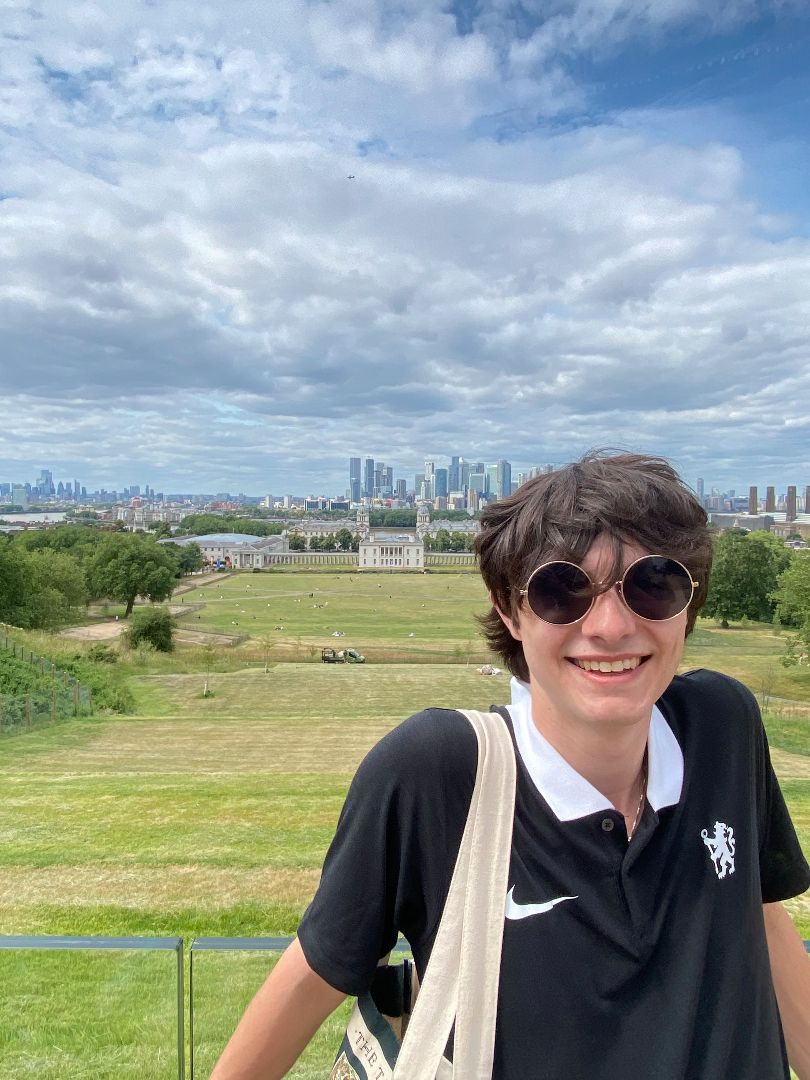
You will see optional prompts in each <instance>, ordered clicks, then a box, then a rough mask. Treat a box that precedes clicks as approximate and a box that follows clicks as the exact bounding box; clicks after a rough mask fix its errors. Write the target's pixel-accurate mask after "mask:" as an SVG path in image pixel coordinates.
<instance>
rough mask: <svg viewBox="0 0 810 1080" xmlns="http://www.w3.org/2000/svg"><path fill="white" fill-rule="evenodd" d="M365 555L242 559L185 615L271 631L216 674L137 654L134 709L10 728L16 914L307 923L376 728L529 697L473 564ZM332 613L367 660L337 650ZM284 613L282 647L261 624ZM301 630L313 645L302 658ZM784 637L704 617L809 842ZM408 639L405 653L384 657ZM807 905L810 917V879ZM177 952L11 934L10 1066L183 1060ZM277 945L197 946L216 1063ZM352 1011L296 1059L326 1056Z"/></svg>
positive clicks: (75, 928)
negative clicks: (289, 568) (18, 945)
mask: <svg viewBox="0 0 810 1080" xmlns="http://www.w3.org/2000/svg"><path fill="white" fill-rule="evenodd" d="M351 577H352V578H354V580H350V575H329V576H326V575H323V574H318V575H310V574H301V575H292V574H285V575H281V574H279V575H258V574H256V575H254V574H243V575H237V576H234V577H232V578H230V579H227V580H225V581H217V582H215V584H214V585H213V586H207V587H206V588H205V589H203V590H196V592H195V593H194V594H191V593H189V594H186V600H185V603H186V604H192V603H193V604H195V605H196V604H198V603H199V604H203V605H204V606H203V607H201V608H199V609H198V610H197V611H194V612H192V613H190V617H189V618H186V619H183V620H182V621H183V623H184V624H188V623H189V622H190V621H191V620H193V621H195V622H197V623H199V624H200V626H201V627H205V628H208V629H221V630H226V629H227V626H228V625H229V624H230V622H231V621H238V622H240V630H241V629H242V627H243V626H244V625H246V623H247V624H253V625H251V626H249V627H248V629H249V632H250V633H251V634H254V631H255V634H254V636H253V638H252V639H251V640H248V641H246V642H244V643H242V644H240V645H239V646H238V647H236V648H220V649H218V650H216V652H215V653H214V654H213V656H212V655H210V654H209V655H208V657H207V661H206V664H207V667H208V671H207V679H208V689H209V692H210V696H208V697H205V698H203V696H202V692H203V686H204V683H205V681H206V670H205V669H204V666H203V651H202V650H200V649H199V648H197V649H189V650H183V649H180V650H178V652H177V653H175V654H174V655H172V656H170V657H159V656H149V655H146V656H139V657H132V656H131V655H130V656H129V657H128V658H126V659H125V660H124V661H122V663H123V665H124V668H125V670H126V671H127V672H129V675H128V683H129V685H130V687H131V688H132V690H133V693H134V697H135V700H136V702H137V706H136V707H137V714H136V715H134V716H128V717H120V716H96V717H94V718H92V719H88V720H77V721H69V722H66V723H64V724H60V725H56V726H54V727H49V728H43V729H40V730H38V731H33V732H31V733H29V734H24V735H18V736H13V737H6V738H4V739H3V740H2V742H0V833H1V834H2V837H3V844H2V845H1V846H0V927H1V928H2V931H3V932H4V933H16V934H23V933H28V934H107V935H128V934H129V935H175V934H177V935H182V936H183V937H184V938H185V940H186V944H187V946H188V945H189V944H190V942H191V941H192V940H193V939H194V938H195V937H199V936H276V935H287V934H292V933H294V931H295V928H296V926H297V923H298V920H299V918H300V915H301V913H302V911H303V909H304V907H305V906H306V904H307V902H308V900H309V898H310V897H311V895H312V892H313V890H314V888H315V886H316V883H317V879H318V873H319V867H320V864H321V861H322V859H323V855H324V852H325V849H326V846H327V844H328V842H329V839H330V837H331V835H332V832H333V830H334V826H335V822H336V820H337V816H338V813H339V810H340V806H341V804H342V800H343V798H344V796H345V792H346V789H347V786H348V783H349V780H350V777H351V775H352V773H353V771H354V769H355V768H356V766H357V764H358V762H359V761H360V759H361V758H362V756H363V755H364V754H365V752H366V751H367V750H368V748H369V747H370V746H371V745H372V744H373V743H374V742H375V741H376V740H377V739H379V738H380V736H381V735H383V734H384V733H385V732H386V731H388V730H389V729H390V728H391V727H392V726H393V725H395V724H396V723H398V722H399V721H400V720H401V719H403V718H404V717H405V716H407V715H408V714H409V713H411V712H414V711H416V710H418V709H421V708H423V707H425V706H428V705H440V706H453V705H465V706H471V707H479V708H486V707H487V706H489V705H490V704H492V703H494V702H504V701H506V700H508V695H509V680H508V676H507V675H506V674H501V675H498V676H495V677H486V676H482V675H480V674H479V673H478V671H477V666H478V663H479V662H480V660H479V657H480V656H485V655H486V653H485V650H483V649H482V647H481V646H480V645H479V644H478V643H477V639H476V638H475V634H476V630H475V624H474V620H473V616H474V614H475V613H476V612H481V611H483V610H485V604H486V599H485V596H484V594H483V590H482V588H481V586H480V584H479V583H478V581H477V579H476V578H475V577H474V576H469V575H441V576H439V575H436V576H435V577H431V576H430V575H427V576H424V577H423V576H408V577H403V578H395V577H393V576H391V577H385V578H382V579H379V578H374V577H369V578H359V577H357V576H356V575H351ZM310 592H314V593H315V595H314V596H313V597H310V596H309V593H310ZM197 593H202V595H201V596H200V595H197ZM299 600H300V603H297V602H296V601H299ZM237 604H239V605H240V607H239V610H238V611H236V610H235V609H236V605H237ZM313 604H323V607H313ZM268 605H270V607H268ZM423 605H424V606H423ZM196 615H200V618H199V619H196ZM235 616H238V618H235ZM254 616H255V620H254ZM276 625H281V626H284V627H285V630H284V631H274V630H273V627H274V626H276ZM333 629H342V630H344V632H345V635H346V636H345V638H343V639H340V644H341V645H348V644H350V645H353V646H355V647H357V648H359V649H360V650H361V651H363V652H364V653H366V655H367V656H369V662H368V663H366V664H365V665H362V666H349V665H334V666H333V665H325V664H321V663H320V662H317V657H319V655H320V646H321V645H322V644H327V643H331V644H334V643H335V641H336V639H331V637H330V635H331V633H332V631H333ZM411 633H413V634H414V635H415V636H414V638H410V637H409V635H410V634H411ZM274 634H275V635H276V636H275V637H274V638H273V641H274V643H275V644H274V645H273V647H272V648H271V649H269V650H268V647H267V646H266V645H262V644H261V639H262V638H264V637H267V636H268V635H269V636H270V637H271V638H272V637H273V635H274ZM299 637H300V638H301V645H300V648H301V650H302V653H301V660H300V662H285V657H287V656H290V655H297V647H296V639H297V638H299ZM285 642H286V643H287V644H286V646H285V644H284V643H285ZM782 642H783V639H782V638H781V637H780V636H778V635H775V634H774V633H773V632H772V631H771V630H770V629H768V628H763V627H753V628H737V629H732V630H728V631H723V630H719V629H717V628H716V627H714V626H713V625H712V624H708V623H706V624H701V625H700V626H699V627H698V630H697V632H696V634H695V635H694V637H693V639H692V641H691V642H690V645H689V648H688V651H687V655H686V657H685V663H684V667H698V666H706V667H716V668H719V669H720V670H724V671H727V672H729V673H731V674H734V675H736V676H737V677H739V678H742V679H743V680H744V681H746V682H748V684H749V685H750V686H751V687H752V688H753V689H754V690H755V692H757V693H758V694H759V695H760V696H761V697H762V698H763V700H764V703H765V704H766V706H767V710H766V711H767V715H766V721H767V726H768V731H769V737H770V740H771V745H772V747H773V756H774V762H775V765H776V768H777V771H778V773H779V776H780V779H781V780H782V783H783V787H784V790H785V793H786V796H787V798H788V801H789V803H790V806H791V811H792V813H793V816H794V820H795V822H796V825H797V827H798V829H799V832H800V836H801V839H802V843H803V845H804V847H805V849H806V850H810V733H809V731H810V721H809V720H808V702H810V685H809V684H808V675H807V674H806V672H805V670H804V669H796V668H794V669H791V670H788V669H784V668H783V667H782V666H781V665H780V664H779V662H778V660H779V655H780V652H781V650H782V647H783V645H782ZM309 643H311V644H309ZM309 648H312V649H315V650H316V652H315V654H314V655H311V654H309V653H307V651H306V650H307V649H309ZM420 648H425V649H427V650H432V652H431V654H430V655H429V656H428V657H421V656H420V655H419V652H418V650H419V649H420ZM388 649H390V650H395V651H396V652H397V656H396V659H397V661H398V662H396V663H384V662H382V661H381V660H380V659H377V660H375V659H373V658H374V657H375V656H382V655H383V654H384V652H385V650H388ZM375 650H378V651H376V652H375ZM408 653H410V662H408V655H407V654H408ZM403 654H405V655H403ZM442 654H443V656H442ZM424 659H429V661H430V662H428V663H425V662H421V661H423V660H424ZM442 659H444V660H445V662H443V663H442V662H440V661H441V660H442ZM265 663H266V666H267V671H266V672H265V670H264V667H265ZM789 907H790V909H791V911H792V913H793V914H794V916H795V917H796V919H797V922H798V925H799V927H800V929H801V930H802V932H803V934H804V936H805V937H810V900H809V899H808V897H804V898H801V899H799V900H797V901H793V902H791V904H790V905H789ZM172 959H173V957H171V956H170V955H169V954H160V955H151V954H145V955H139V956H132V955H130V954H123V953H121V954H119V953H113V954H100V955H96V954H92V955H91V954H76V953H73V954H66V953H61V954H56V953H51V954H39V955H34V954H30V953H26V954H23V953H15V952H2V951H0V987H2V990H0V1078H2V1080H6V1078H13V1080H17V1078H23V1077H30V1076H37V1077H38V1078H48V1080H56V1078H57V1077H58V1078H60V1080H63V1078H65V1077H67V1078H69V1080H73V1078H77V1077H88V1078H89V1077H93V1078H96V1077H105V1078H106V1077H110V1080H112V1078H113V1077H114V1078H116V1080H130V1078H132V1080H135V1078H136V1077H137V1078H138V1080H151V1078H152V1077H155V1078H158V1077H159V1078H163V1077H171V1076H176V1075H177V1070H176V1064H175V1057H174V1054H175V1043H174V1028H173V1016H174V1009H175V1002H174V997H173V995H174V983H173V981H172V963H171V961H172ZM273 962H274V956H273V955H272V954H267V953H250V954H242V953H221V954H211V953H205V954H200V955H199V956H198V958H197V960H196V961H195V984H196V991H195V1005H196V1007H195V1016H196V1035H197V1038H196V1039H195V1049H196V1054H195V1056H196V1067H195V1075H196V1076H206V1075H207V1074H208V1072H209V1071H210V1069H211V1067H212V1065H213V1063H214V1061H215V1059H216V1057H217V1056H218V1053H219V1051H220V1049H221V1047H222V1045H223V1044H224V1042H225V1040H226V1039H227V1037H228V1035H229V1033H230V1031H231V1030H232V1028H233V1026H234V1024H235V1022H236V1019H237V1018H238V1015H239V1013H240V1012H241V1010H242V1008H243V1007H244V1005H245V1004H246V1002H247V1000H248V998H249V997H250V995H251V994H252V992H253V991H254V990H255V988H256V987H257V986H258V985H259V984H260V982H261V981H262V979H263V978H264V976H265V974H266V972H267V970H269V967H270V966H271V965H272V963H273ZM341 1022H342V1021H341V1019H340V1018H338V1019H336V1020H335V1021H334V1022H333V1023H332V1025H331V1027H330V1028H328V1029H327V1030H325V1031H324V1033H323V1034H322V1035H321V1036H320V1038H319V1040H317V1041H316V1043H315V1044H313V1046H312V1047H311V1049H310V1051H309V1053H308V1056H307V1057H306V1058H305V1059H304V1060H302V1062H301V1063H300V1064H299V1066H297V1068H296V1071H295V1072H294V1073H293V1074H292V1075H294V1076H295V1077H298V1078H299V1080H301V1078H306V1080H309V1078H313V1080H314V1078H315V1077H322V1076H324V1075H326V1074H327V1072H328V1070H327V1067H326V1066H327V1062H328V1061H329V1060H330V1059H331V1056H332V1055H333V1053H334V1051H335V1049H336V1047H337V1045H338V1043H339V1041H340V1038H339V1027H340V1023H341Z"/></svg>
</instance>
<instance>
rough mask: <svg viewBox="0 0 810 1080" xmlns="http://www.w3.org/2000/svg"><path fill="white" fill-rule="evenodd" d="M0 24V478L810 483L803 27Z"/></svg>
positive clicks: (611, 16) (77, 14)
mask: <svg viewBox="0 0 810 1080" xmlns="http://www.w3.org/2000/svg"><path fill="white" fill-rule="evenodd" d="M234 12H237V13H238V14H237V17H234ZM3 24H4V25H3V30H4V32H3V34H2V35H0V72H1V73H2V74H0V91H1V92H0V118H2V124H3V130H4V134H5V136H6V138H5V146H4V170H3V178H2V181H1V182H0V228H1V229H2V235H3V280H2V282H0V340H2V342H3V346H2V354H0V369H2V374H3V423H2V425H0V476H2V477H4V478H8V479H9V480H10V479H15V480H17V479H22V478H25V479H28V480H33V479H34V478H35V476H36V474H37V473H38V471H39V469H41V468H43V467H44V468H53V469H54V471H55V472H56V471H59V472H60V475H61V476H63V477H64V478H65V479H71V480H72V479H73V478H74V477H75V476H78V477H79V478H80V479H82V481H83V483H85V484H86V485H87V486H89V487H93V488H95V487H107V488H112V487H113V486H114V485H121V484H124V483H125V482H126V483H131V482H132V483H140V484H141V485H143V484H145V483H146V482H149V483H150V484H151V485H152V486H154V487H155V488H156V489H157V490H164V491H166V490H176V491H187V490H192V489H193V488H199V489H202V490H204V491H214V492H216V491H224V490H230V491H237V492H238V491H240V490H242V491H246V492H250V491H256V492H260V491H262V489H265V490H267V489H269V490H270V491H273V490H274V489H279V488H281V487H285V488H289V489H292V490H293V491H296V490H300V491H302V492H308V491H317V490H318V489H319V488H321V487H325V488H326V489H327V490H335V491H342V490H343V489H344V487H345V476H344V467H343V465H342V461H343V459H344V457H347V456H355V455H361V456H364V455H365V454H366V453H368V454H370V455H371V456H373V457H375V458H376V457H378V456H379V457H380V458H382V459H383V460H386V461H389V462H390V463H392V464H394V466H395V468H397V469H398V470H399V475H400V476H408V475H410V474H411V473H415V472H416V471H419V469H420V468H421V465H422V463H423V462H424V461H425V460H432V459H434V458H435V459H437V460H438V459H439V458H441V457H442V454H440V453H439V450H440V449H441V448H443V447H450V448H455V447H463V446H465V445H466V446H468V447H469V448H470V453H469V455H468V456H469V457H470V458H475V459H478V460H486V461H487V462H495V461H497V460H499V459H507V460H510V461H512V462H513V465H514V467H515V470H516V471H520V470H523V469H527V468H530V467H532V466H534V465H537V464H540V465H543V464H544V463H546V462H555V463H561V462H567V461H571V460H573V459H575V458H577V457H579V456H580V455H581V454H582V453H583V452H584V451H586V450H587V449H589V448H591V447H600V446H608V447H624V448H627V449H630V450H636V451H643V452H646V453H653V454H661V455H663V456H666V457H668V458H670V459H671V460H672V461H673V463H674V464H675V466H676V467H677V468H678V470H679V471H680V472H681V474H682V475H683V476H684V478H685V479H686V480H687V481H688V482H689V483H690V484H694V483H695V482H696V480H697V478H698V477H700V476H703V477H704V478H705V479H706V482H707V483H708V484H711V485H712V486H718V487H720V488H731V487H734V488H736V489H743V488H744V487H745V486H747V485H749V484H751V483H755V484H758V485H759V486H761V487H764V486H766V485H768V484H784V485H787V484H790V483H796V484H797V485H799V486H802V487H803V486H804V482H805V477H806V475H810V439H808V430H810V417H808V415H807V408H806V402H807V400H808V399H810V318H808V308H807V296H808V293H809V292H810V289H809V288H808V286H810V214H808V195H807V191H806V184H805V181H804V178H805V176H806V175H807V172H808V167H810V143H808V140H807V138H806V116H805V113H806V109H805V107H804V102H805V101H806V99H807V95H808V92H810V70H808V69H807V65H806V63H805V57H806V55H807V49H808V46H810V10H808V9H807V5H806V4H803V3H800V2H799V0H785V3H783V4H780V5H779V9H778V14H777V13H775V11H774V10H773V6H772V5H769V4H767V3H765V0H728V2H724V3H723V4H721V5H708V6H707V5H703V6H701V7H700V8H699V9H698V8H696V7H695V6H694V5H687V4H659V5H655V4H653V5H650V4H647V3H640V2H637V0H619V2H617V3H615V4H608V5H601V6H600V5H596V6H594V5H593V4H590V3H587V2H586V0H570V2H569V3H566V4H565V5H562V6H560V5H556V6H555V5H552V8H551V9H548V10H546V8H544V6H543V5H540V4H539V3H531V4H517V5H506V4H503V3H501V2H500V0H477V2H476V3H474V4H473V3H470V2H469V0H450V2H449V3H447V4H437V3H433V2H430V0H398V2H397V3H393V2H389V0H357V2H356V3H351V4H327V3H313V2H311V0H275V2H274V3H273V4H272V5H265V6H263V5H255V4H246V3H244V0H235V4H234V5H232V6H231V7H228V8H223V7H222V5H218V4H214V3H212V2H211V0H201V2H195V3H194V4H192V3H190V0H176V2H175V3H173V4H171V5H156V4H143V3H141V2H140V0H122V2H120V3H116V4H115V5H113V4H112V3H110V2H109V0H101V2H100V3H98V4H96V5H94V6H92V7H91V8H88V7H87V5H85V4H82V3H80V2H78V0H66V2H65V3H63V4H59V5H56V4H54V3H50V4H49V3H45V4H43V5H39V6H37V8H36V9H34V8H32V7H30V5H25V4H22V3H20V4H16V3H13V4H11V5H6V8H5V9H4V12H3ZM445 456H446V455H445ZM49 463H50V464H49ZM127 477H129V480H126V478H127Z"/></svg>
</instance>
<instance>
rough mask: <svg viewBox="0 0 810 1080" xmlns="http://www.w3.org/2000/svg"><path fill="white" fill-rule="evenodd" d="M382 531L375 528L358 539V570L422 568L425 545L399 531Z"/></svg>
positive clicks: (423, 565)
mask: <svg viewBox="0 0 810 1080" xmlns="http://www.w3.org/2000/svg"><path fill="white" fill-rule="evenodd" d="M382 533H383V530H382V529H375V530H374V535H372V536H366V537H364V538H363V539H362V540H361V541H360V550H359V552H358V569H359V570H423V569H424V567H425V545H424V544H423V543H422V541H421V540H418V539H417V538H416V537H415V536H410V535H407V536H406V535H403V534H401V533H391V534H388V535H382Z"/></svg>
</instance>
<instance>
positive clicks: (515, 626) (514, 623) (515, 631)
mask: <svg viewBox="0 0 810 1080" xmlns="http://www.w3.org/2000/svg"><path fill="white" fill-rule="evenodd" d="M489 599H490V601H491V602H492V606H493V607H494V608H495V610H496V611H497V612H498V615H499V616H500V618H501V621H502V622H503V624H504V626H505V627H506V629H507V630H508V631H509V633H510V634H511V635H512V637H513V638H514V639H515V641H523V637H522V636H521V633H520V619H519V618H514V619H513V618H512V617H511V616H509V615H507V614H506V613H505V612H504V611H502V610H501V608H500V607H499V606H498V604H497V603H496V602H495V597H494V596H493V595H492V593H490V594H489Z"/></svg>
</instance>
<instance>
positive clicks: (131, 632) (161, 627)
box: [127, 607, 176, 652]
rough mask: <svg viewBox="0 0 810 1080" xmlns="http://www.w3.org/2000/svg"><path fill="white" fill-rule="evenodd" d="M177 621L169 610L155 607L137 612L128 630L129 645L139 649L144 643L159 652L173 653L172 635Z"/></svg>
mask: <svg viewBox="0 0 810 1080" xmlns="http://www.w3.org/2000/svg"><path fill="white" fill-rule="evenodd" d="M175 625H176V624H175V621H174V619H173V618H172V616H171V613H170V612H169V610H168V608H164V607H154V608H144V609H143V610H142V611H136V612H135V614H134V615H133V616H132V622H131V623H130V624H129V629H128V630H127V644H128V645H130V647H131V648H133V649H137V647H138V646H139V645H142V644H144V643H146V644H148V645H151V646H153V648H155V649H157V651H158V652H171V651H172V649H173V648H174V641H173V640H172V634H173V633H174V628H175Z"/></svg>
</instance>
